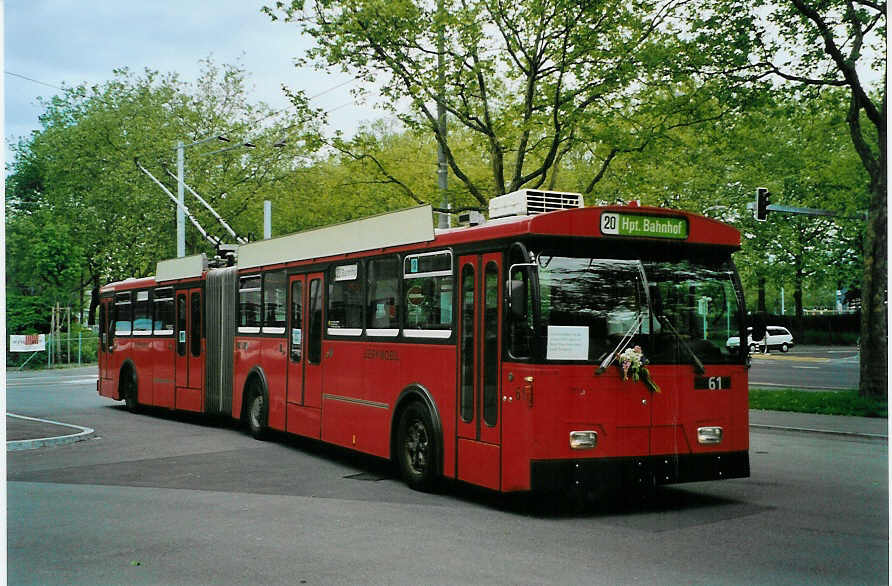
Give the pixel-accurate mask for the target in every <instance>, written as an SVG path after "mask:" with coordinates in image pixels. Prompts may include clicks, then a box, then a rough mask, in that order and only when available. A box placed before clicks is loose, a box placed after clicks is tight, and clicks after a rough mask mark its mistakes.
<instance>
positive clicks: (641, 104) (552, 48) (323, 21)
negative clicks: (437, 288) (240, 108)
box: [265, 0, 721, 208]
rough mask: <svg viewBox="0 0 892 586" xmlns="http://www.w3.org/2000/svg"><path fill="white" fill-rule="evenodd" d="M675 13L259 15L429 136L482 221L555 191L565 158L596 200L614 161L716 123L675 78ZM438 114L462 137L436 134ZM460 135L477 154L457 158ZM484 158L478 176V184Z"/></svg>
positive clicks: (708, 105) (335, 8)
mask: <svg viewBox="0 0 892 586" xmlns="http://www.w3.org/2000/svg"><path fill="white" fill-rule="evenodd" d="M681 4H682V3H680V2H678V1H676V0H634V1H632V2H629V1H618V0H616V1H614V0H611V1H609V2H602V3H591V2H583V3H579V2H573V1H569V0H528V1H525V2H515V3H506V2H503V1H501V0H466V1H463V2H458V3H444V2H441V3H439V4H438V5H434V4H433V3H430V2H423V1H417V0H398V1H395V2H381V1H379V0H349V1H345V2H330V1H328V0H314V1H308V2H302V1H294V2H290V3H289V2H277V3H276V4H275V5H274V6H272V7H267V8H265V11H266V12H267V13H268V14H269V15H270V16H271V17H272V18H273V19H274V20H277V19H279V18H280V17H282V18H284V19H285V20H286V21H290V22H295V23H297V24H298V25H299V27H300V29H301V31H302V32H304V33H306V34H308V35H309V36H311V37H312V38H313V39H314V41H315V46H314V47H313V48H311V49H310V50H309V51H308V53H307V55H306V57H305V59H304V61H306V62H313V63H315V64H316V65H318V66H320V67H331V68H340V69H343V70H345V71H349V72H350V73H352V74H353V75H355V76H356V77H357V79H360V80H362V81H363V82H364V84H363V86H362V87H363V88H372V89H370V90H368V91H374V92H378V93H379V94H380V96H381V98H382V106H383V107H384V108H386V109H389V110H391V111H392V112H393V113H394V114H395V115H396V116H398V117H399V119H400V120H401V121H402V122H403V123H404V124H405V125H406V127H407V128H408V129H410V130H412V131H417V132H425V133H427V134H429V135H430V136H431V137H433V138H434V140H436V143H437V144H438V146H439V147H440V148H442V150H443V152H444V153H445V157H446V161H447V163H448V166H449V170H450V172H451V174H452V177H453V178H454V180H455V181H457V182H459V184H460V186H461V189H462V190H463V191H464V192H465V193H466V194H467V195H468V199H469V200H470V205H471V206H472V207H477V208H485V206H486V203H487V201H488V199H489V198H490V197H491V196H493V195H499V194H502V193H506V192H510V191H514V190H516V189H519V188H521V187H524V186H526V187H543V186H545V187H549V186H553V185H555V183H556V180H555V173H556V171H557V169H558V165H559V162H560V161H561V159H562V157H564V156H565V155H566V154H567V153H568V152H570V151H571V150H573V149H581V150H584V151H585V152H586V153H587V156H588V157H589V158H590V159H591V160H592V162H593V164H592V165H591V168H590V171H589V173H590V174H589V176H588V177H587V187H586V189H585V191H587V192H590V191H591V190H592V189H593V186H594V184H595V183H597V181H598V180H599V179H600V178H601V177H602V176H603V172H604V170H605V169H606V168H607V167H608V166H609V165H610V163H611V162H612V160H613V159H614V158H615V157H616V156H617V155H618V154H620V153H624V152H634V151H638V150H641V149H643V148H645V147H646V146H647V145H648V144H649V143H650V142H652V141H653V140H654V139H655V138H656V137H659V136H661V135H663V134H664V133H665V132H666V131H667V130H668V129H671V128H674V127H678V126H681V125H687V124H692V123H695V122H697V121H699V120H702V119H704V118H711V117H715V116H717V115H718V114H719V113H720V111H721V108H720V107H718V106H717V104H716V102H715V101H714V100H713V99H712V95H711V93H710V92H708V91H706V89H707V88H706V86H704V85H701V86H699V87H695V86H693V85H690V84H687V83H685V82H684V81H683V80H682V81H681V82H680V81H679V80H678V79H677V77H673V76H672V72H671V69H672V66H671V64H672V56H673V55H674V53H675V52H676V50H677V41H676V37H675V35H674V34H673V32H674V31H673V30H672V27H671V22H670V20H669V17H670V16H671V15H673V14H674V13H675V11H676V10H678V9H679V7H680V6H681ZM363 91H366V90H365V89H361V90H360V92H363ZM438 106H439V107H441V108H443V109H445V111H446V112H447V113H448V116H449V120H450V126H451V125H453V124H454V125H455V126H456V127H457V129H458V132H457V133H456V132H454V131H453V130H451V129H450V130H449V132H446V131H445V130H444V128H443V127H441V126H440V124H439V118H438V112H437V107H438ZM455 135H457V136H458V137H459V144H460V143H461V141H464V140H467V139H470V140H471V141H472V145H473V147H474V148H473V149H471V150H470V152H468V153H462V152H461V149H460V148H459V145H457V144H456V141H455V140H454V138H453V136H455ZM338 146H339V148H340V149H341V150H344V151H347V150H348V148H349V147H354V148H355V147H357V146H358V145H356V144H353V145H346V144H344V143H341V144H340V145H338ZM349 152H350V153H352V154H353V156H355V157H356V158H363V157H364V156H365V155H366V154H367V153H366V152H365V151H362V150H349ZM481 158H482V159H483V160H484V161H485V162H486V165H487V170H488V172H487V173H486V175H485V176H483V177H480V176H476V175H475V174H474V170H475V169H476V168H477V164H478V162H479V161H480V160H481ZM380 171H381V172H382V176H384V177H387V176H388V175H389V176H390V177H391V178H397V173H396V172H395V171H394V170H389V169H380ZM409 196H410V197H411V198H412V199H415V200H416V201H418V200H429V199H430V198H429V194H427V193H422V194H417V193H412V194H409ZM459 207H461V206H455V208H459Z"/></svg>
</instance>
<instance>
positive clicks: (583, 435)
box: [570, 431, 598, 450]
mask: <svg viewBox="0 0 892 586" xmlns="http://www.w3.org/2000/svg"><path fill="white" fill-rule="evenodd" d="M596 445H598V432H597V431H571V432H570V448H572V449H574V450H591V449H593V448H594V447H595V446H596Z"/></svg>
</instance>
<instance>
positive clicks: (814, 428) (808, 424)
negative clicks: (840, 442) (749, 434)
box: [750, 409, 889, 441]
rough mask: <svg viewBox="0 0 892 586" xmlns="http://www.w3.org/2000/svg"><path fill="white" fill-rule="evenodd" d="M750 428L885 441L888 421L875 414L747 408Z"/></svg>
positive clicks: (887, 435)
mask: <svg viewBox="0 0 892 586" xmlns="http://www.w3.org/2000/svg"><path fill="white" fill-rule="evenodd" d="M750 428H753V429H780V430H784V431H800V432H812V433H825V434H832V435H843V436H851V437H865V438H872V439H884V440H887V441H888V439H889V421H888V420H887V419H881V418H878V417H851V416H846V415H816V414H812V413H792V412H789V411H763V410H761V409H750Z"/></svg>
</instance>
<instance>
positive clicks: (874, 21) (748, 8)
mask: <svg viewBox="0 0 892 586" xmlns="http://www.w3.org/2000/svg"><path fill="white" fill-rule="evenodd" d="M695 8H696V10H695V11H693V12H692V13H693V14H694V15H695V16H694V18H692V19H691V22H690V30H691V35H690V37H689V38H690V39H691V40H692V42H691V44H690V48H691V51H690V52H688V53H687V55H688V56H689V57H690V58H691V61H690V64H691V66H692V67H693V68H694V69H696V70H698V71H699V72H700V74H702V75H705V76H706V77H708V78H710V79H714V78H715V77H721V78H723V79H725V80H726V81H728V82H729V83H730V85H732V86H746V85H749V84H753V83H760V84H764V83H765V80H766V79H772V80H774V81H777V82H779V83H783V84H786V85H788V86H790V87H793V88H795V89H797V90H799V91H800V92H802V94H803V95H806V96H814V95H816V94H817V93H818V92H820V91H821V90H824V89H827V88H842V89H843V90H844V91H845V93H846V96H847V100H846V102H847V103H846V104H845V106H844V107H843V108H841V109H840V113H841V114H843V115H844V116H845V120H846V124H847V125H848V129H849V136H850V139H851V141H852V144H853V146H854V148H855V151H856V152H857V154H858V157H859V159H860V161H861V164H862V166H863V167H864V170H865V172H866V175H867V177H868V181H867V185H868V192H869V193H870V203H869V207H868V218H867V222H866V228H865V234H864V239H863V260H864V266H863V272H862V278H861V291H862V312H861V320H862V321H861V382H860V389H859V390H860V393H861V394H862V395H865V396H882V395H884V394H885V393H886V391H887V388H888V387H887V366H888V358H887V350H888V332H887V330H886V321H887V309H886V303H887V296H888V294H887V278H888V275H887V262H888V259H887V242H888V239H887V223H886V206H887V202H886V196H887V193H886V191H887V186H888V179H887V157H886V147H887V143H886V86H885V76H886V4H885V3H877V2H873V1H870V0H851V1H850V0H845V1H843V0H826V1H823V2H813V1H810V0H790V1H789V2H781V1H776V0H757V1H756V2H751V1H746V2H745V1H743V0H699V1H698V2H697V3H696V4H695ZM871 74H872V75H873V76H874V77H875V78H880V79H882V80H883V81H882V82H879V83H877V84H876V87H874V88H871V85H870V83H869V82H868V81H867V80H869V79H870V75H871Z"/></svg>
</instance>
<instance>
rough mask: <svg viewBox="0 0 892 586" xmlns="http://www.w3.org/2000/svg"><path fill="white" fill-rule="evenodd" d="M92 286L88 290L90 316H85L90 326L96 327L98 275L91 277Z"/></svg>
mask: <svg viewBox="0 0 892 586" xmlns="http://www.w3.org/2000/svg"><path fill="white" fill-rule="evenodd" d="M92 282H93V286H92V287H91V288H90V315H89V316H87V319H88V323H89V324H90V325H91V326H95V325H96V308H97V307H99V275H93V279H92Z"/></svg>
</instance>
